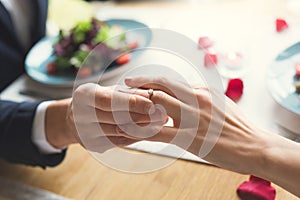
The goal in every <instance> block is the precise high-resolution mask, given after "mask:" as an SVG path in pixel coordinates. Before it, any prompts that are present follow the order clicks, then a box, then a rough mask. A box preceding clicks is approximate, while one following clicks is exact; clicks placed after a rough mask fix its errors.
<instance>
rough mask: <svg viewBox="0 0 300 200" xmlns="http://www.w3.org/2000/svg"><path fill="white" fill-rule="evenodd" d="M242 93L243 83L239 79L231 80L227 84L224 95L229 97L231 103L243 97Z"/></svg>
mask: <svg viewBox="0 0 300 200" xmlns="http://www.w3.org/2000/svg"><path fill="white" fill-rule="evenodd" d="M243 91H244V84H243V81H242V80H241V79H239V78H236V79H231V80H229V82H228V86H227V90H226V92H225V95H226V96H227V97H229V98H230V99H231V100H232V101H234V102H238V101H239V100H240V99H241V97H242V95H243Z"/></svg>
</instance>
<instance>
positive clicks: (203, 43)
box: [198, 36, 213, 49]
mask: <svg viewBox="0 0 300 200" xmlns="http://www.w3.org/2000/svg"><path fill="white" fill-rule="evenodd" d="M212 46H213V41H212V40H211V39H209V37H207V36H204V37H200V38H199V40H198V47H199V48H200V49H208V48H209V47H212Z"/></svg>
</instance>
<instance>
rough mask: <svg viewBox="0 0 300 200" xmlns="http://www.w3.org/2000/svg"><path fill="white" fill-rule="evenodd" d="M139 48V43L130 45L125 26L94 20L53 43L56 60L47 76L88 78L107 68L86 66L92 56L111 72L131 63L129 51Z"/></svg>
mask: <svg viewBox="0 0 300 200" xmlns="http://www.w3.org/2000/svg"><path fill="white" fill-rule="evenodd" d="M137 47H138V43H137V42H131V43H129V42H127V40H126V33H125V30H124V29H123V28H122V27H121V26H118V25H113V26H108V25H106V24H105V22H102V21H99V20H97V19H95V18H92V19H91V20H89V21H82V22H79V23H78V24H77V25H76V26H75V27H74V28H72V29H71V30H70V31H63V30H61V31H60V33H59V35H58V37H57V39H56V40H55V42H54V43H53V53H54V59H53V61H52V62H49V63H48V64H47V67H46V73H47V74H49V75H52V76H56V75H57V76H61V75H65V76H75V75H76V74H77V73H78V76H79V77H80V78H85V77H87V76H90V75H92V74H94V73H97V72H99V71H100V70H102V69H103V66H100V65H99V64H98V65H94V66H92V65H89V64H86V62H85V60H86V58H87V57H88V56H89V55H90V54H94V55H96V56H97V59H98V61H99V58H100V59H101V63H102V64H105V65H107V66H104V67H105V68H106V69H107V68H110V67H112V66H117V67H118V66H121V65H123V64H125V63H127V62H129V61H130V57H131V56H130V53H129V51H130V50H132V49H135V48H137ZM93 50H94V51H93ZM92 51H93V52H92ZM79 69H80V70H79Z"/></svg>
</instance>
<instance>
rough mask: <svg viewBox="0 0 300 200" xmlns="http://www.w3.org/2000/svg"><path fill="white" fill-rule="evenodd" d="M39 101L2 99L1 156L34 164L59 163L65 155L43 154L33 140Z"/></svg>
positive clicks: (0, 115)
mask: <svg viewBox="0 0 300 200" xmlns="http://www.w3.org/2000/svg"><path fill="white" fill-rule="evenodd" d="M38 104H39V103H38V102H35V103H29V102H24V103H15V102H10V101H2V100H0V158H2V159H5V160H7V161H10V162H14V163H22V164H26V165H32V166H40V167H43V168H45V167H46V166H56V165H58V164H59V163H60V162H61V161H62V160H63V159H64V156H65V151H63V153H60V154H49V155H45V154H41V153H40V152H39V150H38V149H37V147H36V146H35V145H34V144H33V142H32V140H31V133H32V124H33V119H34V115H35V111H36V108H37V106H38Z"/></svg>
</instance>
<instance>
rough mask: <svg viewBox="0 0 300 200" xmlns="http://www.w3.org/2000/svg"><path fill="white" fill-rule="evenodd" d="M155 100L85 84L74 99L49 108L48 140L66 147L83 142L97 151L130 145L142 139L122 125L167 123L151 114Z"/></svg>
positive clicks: (77, 91)
mask: <svg viewBox="0 0 300 200" xmlns="http://www.w3.org/2000/svg"><path fill="white" fill-rule="evenodd" d="M152 107H153V103H152V101H150V100H149V99H148V98H146V97H142V96H139V95H135V94H128V93H124V92H121V91H120V90H119V88H118V87H117V86H111V87H102V86H100V85H97V84H84V85H82V86H80V87H78V88H77V89H76V90H75V92H74V94H73V98H72V99H65V100H60V101H56V102H54V103H52V104H51V105H49V107H48V109H47V111H46V137H47V140H48V141H49V143H50V144H52V145H53V146H54V147H57V148H63V147H66V146H68V145H69V144H72V143H80V144H81V145H83V146H84V147H85V148H87V149H88V150H91V151H95V152H104V151H106V150H108V149H110V148H113V147H116V146H127V145H129V144H132V143H134V142H137V141H139V139H137V138H134V137H130V136H129V135H126V134H124V133H122V131H120V129H118V125H119V126H120V125H122V124H141V125H143V124H147V123H150V122H160V121H165V118H166V116H162V115H161V113H159V112H154V113H152V114H151V115H149V112H150V109H151V108H152Z"/></svg>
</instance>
